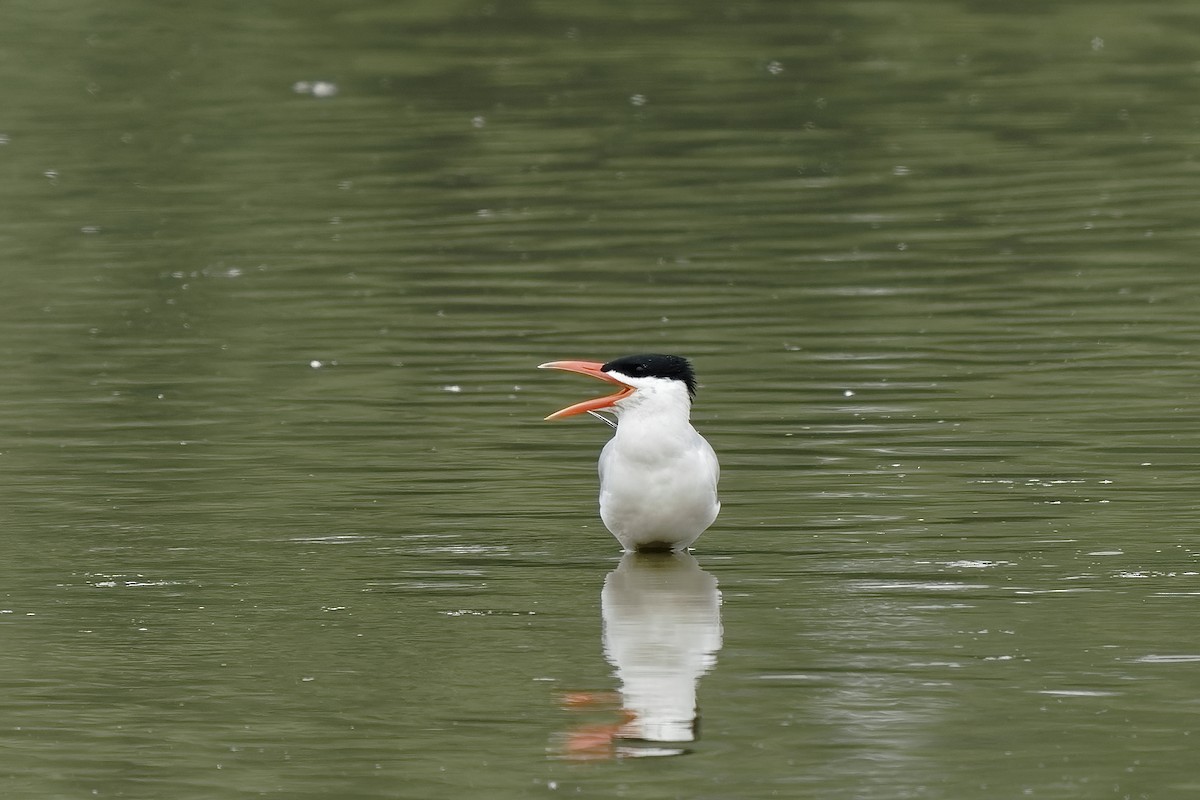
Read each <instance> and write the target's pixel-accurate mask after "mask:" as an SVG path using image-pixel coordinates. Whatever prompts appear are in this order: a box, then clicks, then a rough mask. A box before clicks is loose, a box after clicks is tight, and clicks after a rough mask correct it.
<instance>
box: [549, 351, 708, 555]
mask: <svg viewBox="0 0 1200 800" xmlns="http://www.w3.org/2000/svg"><path fill="white" fill-rule="evenodd" d="M538 368H539V369H561V370H565V371H567V372H578V373H580V374H581V375H590V376H591V377H593V378H598V379H600V380H602V381H606V382H608V383H612V384H615V385H617V386H619V387H621V388H620V389H619V390H618V391H617V392H616V393H615V394H611V395H607V396H605V397H597V398H595V399H593V400H585V401H583V402H582V403H576V404H575V405H572V406H567V407H566V408H564V409H562V410H561V411H556V412H554V413H553V414H551V415H550V416H548V417H546V419H562V418H563V417H570V416H574V415H575V414H582V413H584V412H588V413H594V412H596V411H599V410H601V409H605V410H607V411H609V412H611V413H613V414H615V415H616V417H617V424H616V432H615V433H614V434H613V437H612V438H611V439H609V441H608V444H606V445H605V446H604V450H602V451H601V453H600V463H599V468H600V519H602V520H603V521H604V526H605V527H606V528H608V529H609V530H610V531H611V532H612V534H613V536H616V537H617V541H619V542H620V543H621V546H622V547H624V548H625V550H626V551H656V550H658V551H662V550H683V549H685V548H687V546H688V545H690V544H691V543H692V542H694V541H696V539H697V538H698V537H699V536H700V534H702V533H704V531H705V530H706V529H707V528H708V526H709V525H712V524H713V520H715V519H716V518H717V512H719V511H720V510H721V503H720V501H719V500H718V499H717V480H718V479H719V478H720V477H721V467H720V465H719V464H718V463H717V456H716V454H715V453H713V449H712V447H711V446H709V444H708V442H707V441H705V440H704V437H703V436H701V435H700V434H699V433H697V432H696V429H695V428H693V427H692V424H691V422H690V421H689V415H690V412H691V406H692V396H693V395H695V393H696V376H695V373H693V372H692V365H691V364H690V363H688V360H687V359H686V358H681V357H680V356H666V355H659V354H653V353H652V354H646V355H636V356H624V357H622V358H618V359H615V360H613V361H609V362H608V363H607V364H600V363H597V362H594V361H551V362H549V363H546V364H541V365H539V367H538Z"/></svg>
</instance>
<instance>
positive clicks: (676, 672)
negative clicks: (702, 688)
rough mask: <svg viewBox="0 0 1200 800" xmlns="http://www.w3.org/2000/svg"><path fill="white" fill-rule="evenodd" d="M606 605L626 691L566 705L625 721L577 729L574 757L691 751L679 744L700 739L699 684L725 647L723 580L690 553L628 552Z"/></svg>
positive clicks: (583, 696) (613, 659) (611, 655)
mask: <svg viewBox="0 0 1200 800" xmlns="http://www.w3.org/2000/svg"><path fill="white" fill-rule="evenodd" d="M600 602H601V609H602V612H603V615H604V656H605V658H606V659H608V662H609V663H610V664H612V665H613V667H614V668H615V674H616V676H617V679H618V680H619V681H620V683H621V686H620V691H619V694H617V695H613V694H602V693H601V694H598V693H587V692H575V693H572V694H570V695H567V696H566V697H565V698H564V704H565V705H566V706H567V707H568V708H573V709H582V708H587V707H596V706H600V707H604V706H610V707H617V708H618V711H617V714H618V716H619V720H618V721H616V722H611V723H607V724H592V725H586V726H580V727H577V728H575V729H574V730H572V731H571V732H570V733H569V734H568V736H567V742H566V751H567V753H566V754H567V756H568V757H571V758H582V759H587V758H609V757H615V756H664V755H680V754H683V753H685V752H687V750H686V749H684V748H681V747H679V746H678V745H679V744H682V743H686V742H691V741H694V740H695V739H696V735H697V720H698V713H697V708H696V685H697V682H698V681H699V679H700V676H701V675H703V674H704V673H705V672H707V671H708V670H710V669H712V667H713V666H714V665H715V664H716V660H717V658H716V654H717V651H718V650H720V649H721V595H720V592H718V591H717V579H716V578H714V577H713V576H712V575H710V574H709V573H707V572H705V571H704V570H702V569H701V568H700V565H699V564H698V563H697V562H696V559H695V558H693V557H692V556H691V555H689V554H688V553H626V554H625V556H624V557H623V558H622V559H621V563H620V564H619V565H618V566H617V568H616V569H615V570H613V571H612V572H610V573H609V574H608V577H607V578H605V581H604V589H603V591H602V592H601V595H600ZM618 704H619V705H618ZM662 745H675V746H662Z"/></svg>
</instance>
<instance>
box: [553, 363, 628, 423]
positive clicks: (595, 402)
mask: <svg viewBox="0 0 1200 800" xmlns="http://www.w3.org/2000/svg"><path fill="white" fill-rule="evenodd" d="M603 366H604V365H603V364H598V363H596V362H594V361H548V362H546V363H545V364H538V369H561V370H564V371H566V372H578V373H579V374H580V375H589V376H591V377H593V378H598V379H600V380H602V381H606V382H608V383H613V384H616V385H617V386H620V387H621V390H620V391H619V392H617V393H616V394H610V395H606V396H604V397H597V398H595V399H592V400H584V401H583V402H582V403H576V404H575V405H573V406H567V407H566V408H564V409H562V410H561V411H555V412H554V413H553V414H551V415H550V416H548V417H546V419H562V418H563V417H573V416H575V415H576V414H582V413H584V412H585V411H599V410H600V409H602V408H612V407H613V406H614V405H616V403H617V401H618V400H622V399H624V398H626V397H629V395H631V394H633V392H634V387H632V386H630V385H629V384H627V383H622V382H621V381H619V380H617V379H616V378H614V377H613V376H612V375H609V374H608V373H607V372H604V371H603V370H601V369H600V368H601V367H603Z"/></svg>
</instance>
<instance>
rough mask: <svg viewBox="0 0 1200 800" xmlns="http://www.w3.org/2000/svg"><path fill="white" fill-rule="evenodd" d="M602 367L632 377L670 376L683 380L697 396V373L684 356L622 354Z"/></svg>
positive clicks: (690, 392) (607, 370)
mask: <svg viewBox="0 0 1200 800" xmlns="http://www.w3.org/2000/svg"><path fill="white" fill-rule="evenodd" d="M600 369H602V370H603V371H604V372H619V373H621V374H622V375H628V376H629V377H631V378H668V379H670V380H676V381H683V384H684V386H686V387H687V390H688V394H689V395H691V396H692V397H695V396H696V373H695V372H693V371H692V365H691V363H690V362H689V361H688V360H687V359H686V358H684V357H683V356H665V355H662V354H661V353H642V354H641V355H636V356H621V357H620V358H614V359H613V360H612V361H610V362H608V363H607V364H605V365H604V366H603V367H601V368H600Z"/></svg>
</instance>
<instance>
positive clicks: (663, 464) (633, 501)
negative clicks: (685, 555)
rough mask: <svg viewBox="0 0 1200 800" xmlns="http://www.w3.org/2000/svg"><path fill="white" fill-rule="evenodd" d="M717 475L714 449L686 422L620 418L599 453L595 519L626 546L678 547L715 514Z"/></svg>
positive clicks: (686, 542)
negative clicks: (667, 423) (597, 514)
mask: <svg viewBox="0 0 1200 800" xmlns="http://www.w3.org/2000/svg"><path fill="white" fill-rule="evenodd" d="M652 422H653V421H652ZM719 478H720V466H719V465H718V463H717V457H716V454H715V453H713V449H712V447H710V446H709V444H708V442H707V441H705V440H704V437H702V436H701V435H700V434H699V433H697V432H696V430H695V428H693V427H692V426H691V425H690V424H688V423H687V422H683V424H682V425H671V426H666V427H662V426H659V425H654V424H650V425H647V424H640V423H639V422H638V421H636V420H632V419H628V420H627V419H623V420H622V421H621V424H620V426H619V427H618V428H617V433H616V435H614V436H613V438H612V439H611V440H610V441H609V442H608V444H607V445H606V446H605V447H604V451H603V452H602V453H601V454H600V518H601V519H602V520H604V525H605V527H607V528H608V529H609V530H610V531H611V532H612V533H613V535H614V536H616V537H617V540H618V541H620V543H621V545H622V546H623V547H624V548H625V549H626V550H643V549H657V550H667V549H670V550H681V549H683V548H685V547H687V546H688V545H690V544H691V543H692V542H694V541H695V540H696V539H697V538H698V537H699V536H700V534H701V533H703V532H704V531H705V529H707V528H708V526H710V525H712V523H713V521H714V520H715V519H716V518H717V513H718V512H719V511H720V509H721V503H720V501H719V500H718V499H717V481H718V479H719Z"/></svg>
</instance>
